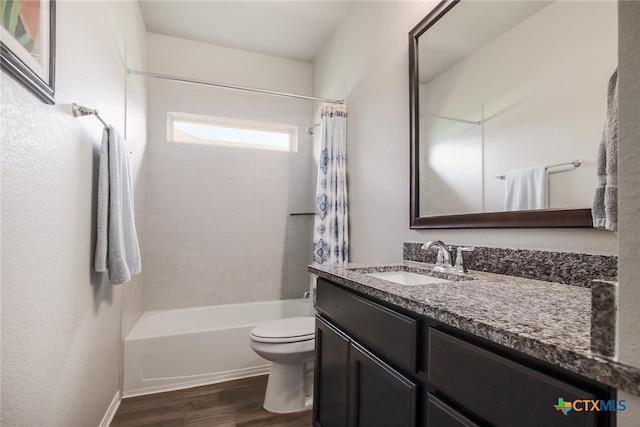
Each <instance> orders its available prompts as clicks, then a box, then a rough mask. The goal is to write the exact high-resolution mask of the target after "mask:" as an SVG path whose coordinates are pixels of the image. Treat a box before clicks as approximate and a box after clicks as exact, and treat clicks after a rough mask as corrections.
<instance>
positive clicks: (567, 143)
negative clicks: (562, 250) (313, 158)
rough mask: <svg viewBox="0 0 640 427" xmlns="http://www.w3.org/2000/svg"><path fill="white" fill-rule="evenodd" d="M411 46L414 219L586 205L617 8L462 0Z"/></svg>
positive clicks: (613, 52)
mask: <svg viewBox="0 0 640 427" xmlns="http://www.w3.org/2000/svg"><path fill="white" fill-rule="evenodd" d="M417 48H418V50H417V52H418V56H417V66H418V72H417V76H418V85H417V87H418V94H417V106H418V117H414V123H415V126H416V127H417V129H416V130H415V132H416V135H417V137H418V141H417V143H418V144H419V147H418V149H417V153H418V155H417V158H416V160H417V165H414V168H415V170H416V171H417V174H418V175H417V176H418V178H417V180H418V188H419V191H418V192H417V194H416V197H417V198H418V202H417V206H418V209H419V216H420V217H426V216H439V215H454V214H470V213H483V212H503V211H519V210H539V209H551V210H558V209H578V208H588V207H590V205H591V201H592V198H593V193H594V189H595V187H596V183H597V178H596V170H595V159H596V156H597V151H598V145H599V143H600V138H601V136H602V129H603V124H604V120H605V118H606V96H607V93H606V89H607V82H608V80H609V77H610V76H611V74H612V73H613V71H614V70H615V68H616V66H617V4H616V2H610V1H571V2H567V1H554V2H551V1H517V2H513V1H487V2H485V1H462V2H460V3H457V4H455V6H453V7H452V8H451V9H450V10H449V11H448V12H447V13H446V14H445V15H444V16H443V17H442V18H440V19H439V20H438V21H437V22H435V23H434V24H433V25H432V26H431V27H429V28H428V29H427V30H426V31H425V32H424V33H422V34H421V35H420V36H419V37H418V41H417ZM576 160H580V161H576ZM523 169H527V170H526V171H523ZM523 176H525V178H523ZM522 179H525V181H522ZM523 182H524V184H523ZM528 185H529V186H530V185H534V186H537V187H536V188H535V191H534V194H533V195H532V193H531V192H529V193H527V191H526V189H525V190H523V188H524V187H526V186H528ZM523 191H524V193H523ZM523 194H524V196H523Z"/></svg>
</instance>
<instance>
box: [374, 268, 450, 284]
mask: <svg viewBox="0 0 640 427" xmlns="http://www.w3.org/2000/svg"><path fill="white" fill-rule="evenodd" d="M367 276H371V277H376V278H378V279H383V280H387V281H389V282H394V283H399V284H401V285H408V286H414V285H426V284H429V283H446V282H451V280H447V279H441V278H439V277H431V276H425V275H424V274H418V273H412V272H410V271H385V272H383V273H368V274H367Z"/></svg>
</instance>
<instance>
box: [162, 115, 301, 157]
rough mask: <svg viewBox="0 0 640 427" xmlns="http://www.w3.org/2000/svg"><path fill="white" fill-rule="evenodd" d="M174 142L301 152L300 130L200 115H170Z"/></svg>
mask: <svg viewBox="0 0 640 427" xmlns="http://www.w3.org/2000/svg"><path fill="white" fill-rule="evenodd" d="M167 139H168V140H169V141H170V142H185V143H191V144H209V145H223V146H229V147H244V148H257V149H264V150H279V151H291V152H296V151H298V127H297V126H291V125H283V124H277V123H266V122H255V121H249V120H239V119H230V118H224V117H213V116H203V115H198V114H187V113H174V112H169V113H168V114H167Z"/></svg>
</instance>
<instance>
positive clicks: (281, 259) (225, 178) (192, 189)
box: [143, 33, 317, 310]
mask: <svg viewBox="0 0 640 427" xmlns="http://www.w3.org/2000/svg"><path fill="white" fill-rule="evenodd" d="M147 46H148V49H147V51H148V55H147V62H148V63H147V67H148V69H149V70H153V71H154V72H157V73H161V74H171V75H176V76H184V77H189V78H194V79H199V80H207V81H217V82H223V83H228V84H236V85H239V86H245V87H257V88H265V89H270V90H276V91H280V92H289V93H310V92H311V82H312V73H311V64H309V63H305V62H299V61H292V60H288V59H283V58H276V57H273V56H267V55H260V54H256V53H251V52H246V51H240V50H236V49H231V48H226V47H222V46H214V45H210V44H205V43H199V42H194V41H190V40H185V39H179V38H175V37H168V36H163V35H159V34H152V33H149V34H147ZM146 84H147V93H148V113H147V114H148V115H147V121H148V126H147V129H148V142H147V153H146V158H147V173H148V175H147V194H146V196H147V221H148V226H147V236H146V245H145V253H144V259H143V261H144V263H145V264H144V265H145V266H146V275H145V309H146V310H156V309H166V308H177V307H196V306H203V305H215V304H227V303H236V302H250V301H265V300H273V299H281V298H292V297H301V296H302V294H303V293H304V291H305V290H306V289H307V288H308V286H309V276H308V273H307V271H306V266H307V265H308V264H310V263H311V261H312V230H313V223H312V221H313V216H311V215H302V216H298V215H290V214H291V213H308V212H312V211H313V200H314V192H315V188H314V187H315V184H314V183H315V174H316V172H315V171H316V170H317V169H316V167H315V166H314V161H313V149H312V144H313V141H312V137H311V136H310V135H308V134H307V133H306V132H305V131H304V129H306V128H308V127H309V126H311V125H312V124H313V123H312V120H313V107H314V105H313V103H312V102H311V101H306V100H299V99H289V98H281V97H274V96H266V95H260V94H248V93H244V92H238V91H230V90H225V89H217V88H209V87H203V86H199V85H198V86H196V85H187V84H182V83H176V82H167V81H158V80H151V79H148V80H146ZM169 111H173V112H182V113H191V114H202V115H210V116H218V117H229V118H236V119H242V120H253V121H260V122H271V123H281V124H288V125H294V126H297V127H298V129H299V132H298V151H297V152H296V153H284V152H276V151H266V150H253V149H245V148H231V147H215V146H207V145H198V144H181V143H171V142H168V141H167V135H166V133H167V131H166V129H167V122H166V120H167V112H169Z"/></svg>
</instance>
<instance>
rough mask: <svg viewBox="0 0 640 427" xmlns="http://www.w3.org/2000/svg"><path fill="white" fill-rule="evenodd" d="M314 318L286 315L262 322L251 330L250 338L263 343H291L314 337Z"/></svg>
mask: <svg viewBox="0 0 640 427" xmlns="http://www.w3.org/2000/svg"><path fill="white" fill-rule="evenodd" d="M315 335H316V330H315V318H314V317H311V316H305V317H288V318H285V319H279V320H274V321H272V322H267V323H263V324H262V325H258V326H256V327H255V328H253V329H252V330H251V334H250V336H251V339H252V340H253V341H256V342H263V343H293V342H299V341H307V340H313V339H315Z"/></svg>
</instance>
